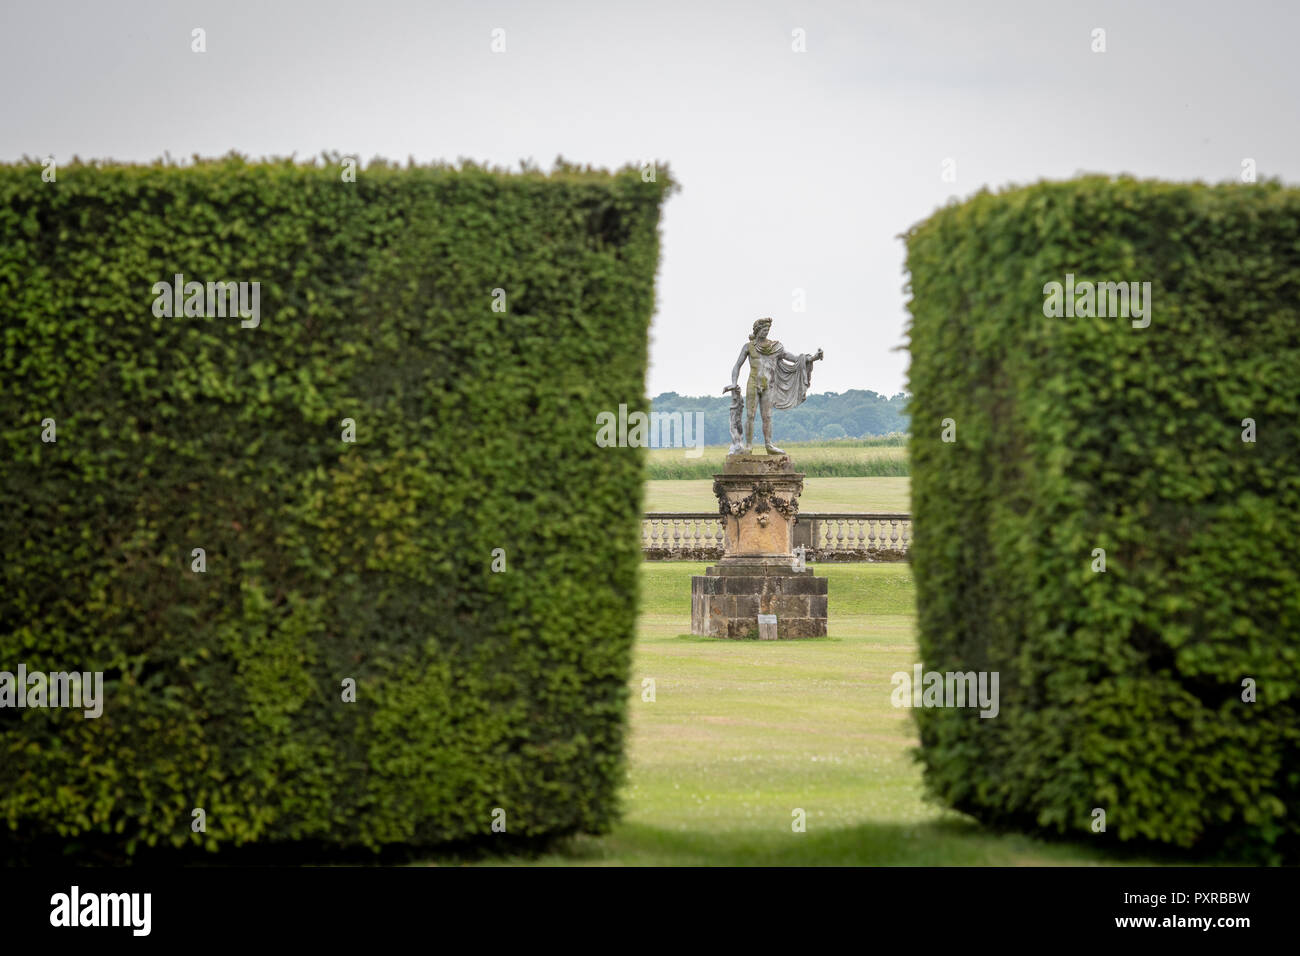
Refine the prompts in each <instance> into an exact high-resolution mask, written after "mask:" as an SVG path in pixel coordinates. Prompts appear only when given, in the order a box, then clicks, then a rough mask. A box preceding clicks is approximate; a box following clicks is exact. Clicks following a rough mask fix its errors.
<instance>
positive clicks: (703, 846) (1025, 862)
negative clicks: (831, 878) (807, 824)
mask: <svg viewBox="0 0 1300 956" xmlns="http://www.w3.org/2000/svg"><path fill="white" fill-rule="evenodd" d="M1098 839H1099V840H1100V839H1104V837H1102V836H1101V835H1099V836H1098ZM430 862H431V863H433V865H437V863H439V862H442V860H441V859H439V860H433V861H430ZM1209 862H1211V861H1207V860H1204V859H1197V858H1192V857H1189V856H1187V855H1180V854H1176V853H1168V852H1162V851H1161V850H1160V849H1159V848H1155V847H1150V846H1147V847H1132V846H1126V845H1119V844H1117V843H1115V842H1113V841H1112V842H1110V843H1108V844H1107V845H1104V846H1102V845H1098V844H1095V843H1092V842H1091V841H1090V840H1088V839H1052V838H1040V837H1035V836H1029V835H1026V834H1022V833H1010V832H1008V833H999V832H996V831H993V830H990V829H988V828H987V827H983V826H981V825H979V824H978V823H976V822H974V821H970V820H963V819H949V820H942V821H935V822H928V823H918V824H914V825H908V824H878V823H866V824H859V825H857V826H852V827H843V828H839V829H833V830H822V831H820V832H818V831H817V830H816V825H815V824H814V825H813V830H812V831H810V832H806V833H794V832H789V831H787V832H775V833H768V834H755V833H754V832H753V831H743V832H735V831H721V832H716V833H708V832H701V831H698V830H693V831H680V830H670V829H665V828H662V827H653V826H648V825H645V824H639V823H628V824H623V825H620V826H618V827H617V828H615V830H614V832H613V833H611V834H609V835H607V836H603V837H594V836H585V835H580V836H574V837H569V838H567V839H565V840H563V841H561V842H560V843H558V844H556V846H555V847H554V849H553V850H552V851H551V852H546V853H541V854H538V855H535V856H529V855H524V856H515V857H512V858H506V859H498V860H495V861H491V862H490V864H489V865H491V864H496V865H530V864H531V865H543V866H601V865H605V866H620V865H631V866H1152V865H1160V864H1181V865H1189V864H1191V865H1195V864H1197V863H1209ZM1219 862H1231V861H1219Z"/></svg>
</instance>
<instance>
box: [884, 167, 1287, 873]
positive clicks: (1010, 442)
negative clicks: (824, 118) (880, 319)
mask: <svg viewBox="0 0 1300 956" xmlns="http://www.w3.org/2000/svg"><path fill="white" fill-rule="evenodd" d="M906 241H907V247H908V257H907V267H908V269H909V270H910V272H911V295H912V298H911V302H910V308H911V313H912V321H911V329H910V336H911V354H912V363H911V372H910V378H911V383H910V384H911V390H912V392H913V398H912V404H911V412H912V422H913V428H912V440H911V453H912V467H913V478H912V501H913V505H912V510H913V517H914V522H915V539H914V541H913V545H912V562H913V566H914V568H915V574H916V586H917V600H918V606H919V627H920V645H921V654H922V659H923V661H924V664H925V668H926V670H928V671H939V672H948V671H969V670H975V671H981V670H987V671H997V672H999V673H1000V697H1001V711H1000V714H999V715H998V716H997V717H996V718H981V717H979V715H978V713H977V711H975V710H965V709H960V708H934V709H918V710H917V713H916V715H915V716H916V718H917V720H918V723H919V725H920V732H921V743H922V749H921V751H920V757H921V760H922V762H923V764H924V767H925V777H926V781H927V784H928V787H929V789H930V790H931V791H932V792H933V793H934V794H936V795H937V796H938V797H939V798H941V799H942V800H943V801H945V802H947V803H948V804H950V805H951V806H953V807H956V808H958V809H960V810H963V811H966V812H968V813H970V814H972V815H974V816H976V817H978V818H980V819H981V820H984V821H986V822H988V823H992V824H998V825H1014V826H1021V827H1030V828H1042V829H1044V830H1047V831H1054V832H1061V833H1074V834H1086V835H1087V837H1088V838H1091V839H1108V840H1114V839H1115V838H1118V839H1120V840H1139V841H1157V842H1159V843H1165V844H1170V845H1174V846H1178V847H1196V848H1197V849H1198V851H1199V852H1221V853H1228V854H1232V855H1244V856H1248V857H1253V858H1256V859H1265V860H1274V861H1276V860H1279V859H1295V858H1296V857H1297V846H1298V844H1300V720H1298V719H1297V717H1298V714H1297V710H1298V707H1297V705H1298V704H1300V643H1298V642H1297V635H1298V634H1300V190H1295V189H1284V188H1282V187H1281V186H1280V185H1278V184H1276V183H1260V184H1256V185H1249V186H1247V185H1222V186H1206V185H1202V184H1191V185H1179V184H1169V183H1161V182H1150V181H1135V180H1132V179H1128V178H1119V179H1110V178H1105V177H1087V178H1082V179H1078V180H1075V181H1071V182H1058V183H1040V184H1037V185H1034V186H1031V187H1027V188H1020V189H1012V190H1009V191H1004V192H1002V193H999V194H996V195H995V194H990V193H987V192H982V193H980V194H978V195H977V196H975V197H974V198H972V199H970V200H969V201H967V202H965V203H963V204H961V205H955V206H950V207H947V208H944V209H942V210H940V211H939V212H937V213H936V214H935V215H933V216H932V217H931V218H929V219H928V220H926V221H925V222H923V223H921V224H919V225H917V226H916V227H914V228H913V229H911V230H910V231H909V233H908V234H907V235H906ZM1067 274H1073V275H1074V277H1075V278H1074V281H1075V283H1076V284H1077V283H1080V282H1082V281H1085V280H1087V281H1092V282H1119V281H1140V282H1145V281H1149V282H1150V283H1151V295H1152V310H1151V313H1150V324H1149V326H1148V327H1146V328H1137V327H1134V321H1135V320H1132V319H1126V318H1120V317H1114V318H1065V317H1059V318H1051V317H1048V316H1047V315H1045V314H1044V306H1045V299H1046V295H1045V293H1046V291H1047V284H1048V283H1051V282H1060V283H1062V284H1064V283H1065V282H1066V275H1067ZM1247 418H1250V419H1253V420H1254V422H1255V427H1256V429H1257V432H1256V438H1257V440H1256V441H1255V442H1254V443H1248V442H1245V441H1243V433H1244V431H1245V428H1244V427H1243V420H1244V419H1247ZM944 419H952V420H953V424H954V425H955V438H956V440H955V441H952V442H945V441H943V420H944ZM1097 548H1101V549H1104V552H1105V553H1104V557H1105V572H1104V573H1101V572H1100V571H1095V570H1093V568H1094V563H1095V562H1096V560H1097V557H1098V556H1096V555H1094V549H1097ZM1246 679H1250V680H1252V681H1254V682H1256V687H1257V690H1256V693H1257V700H1256V701H1255V702H1254V703H1248V702H1245V701H1244V700H1243V695H1244V692H1245V688H1244V687H1243V681H1245V680H1246ZM1096 808H1101V809H1103V810H1104V811H1105V813H1106V818H1105V822H1106V830H1105V833H1104V834H1102V833H1098V832H1094V830H1093V820H1094V816H1093V811H1094V809H1096Z"/></svg>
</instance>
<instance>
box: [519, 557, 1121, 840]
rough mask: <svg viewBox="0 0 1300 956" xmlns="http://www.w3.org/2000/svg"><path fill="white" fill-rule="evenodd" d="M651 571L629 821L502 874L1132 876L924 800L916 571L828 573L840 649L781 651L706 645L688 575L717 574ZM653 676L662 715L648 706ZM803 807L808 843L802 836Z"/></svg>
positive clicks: (627, 797) (830, 569)
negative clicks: (1059, 868)
mask: <svg viewBox="0 0 1300 956" xmlns="http://www.w3.org/2000/svg"><path fill="white" fill-rule="evenodd" d="M643 567H644V569H643V597H642V601H643V604H642V613H641V617H640V625H639V632H638V643H637V648H636V659H635V664H634V667H633V671H632V675H631V680H630V687H631V690H632V697H631V702H630V705H629V706H630V709H631V713H630V720H631V739H630V746H629V768H628V780H627V785H626V788H625V791H624V806H625V814H624V820H623V822H622V823H621V824H619V825H618V826H617V827H616V828H615V829H614V831H613V832H612V833H611V834H609V835H606V836H602V837H590V836H586V837H578V838H574V839H572V840H569V841H566V842H565V843H563V844H562V845H560V846H559V847H558V848H557V849H556V850H555V851H554V852H551V853H549V854H547V855H545V856H542V857H541V858H539V859H534V860H524V859H519V858H515V859H509V860H505V861H498V862H509V863H522V862H532V863H543V864H556V865H568V864H596V865H600V864H606V865H613V864H629V865H657V864H663V865H670V864H672V865H675V864H865V865H882V864H888V865H930V864H992V865H1020V864H1036V865H1046V864H1081V863H1107V862H1121V858H1120V857H1116V856H1114V855H1112V854H1110V853H1108V852H1107V850H1106V849H1105V848H1103V847H1102V846H1101V845H1100V841H1102V840H1104V839H1105V837H1104V836H1101V835H1099V836H1098V837H1097V840H1098V845H1088V841H1075V842H1073V843H1049V842H1044V841H1040V840H1036V839H1032V838H1029V837H1026V836H1021V835H1016V834H996V833H992V832H989V831H987V830H985V829H983V828H982V827H980V826H979V825H977V824H975V823H974V822H972V821H970V820H969V819H968V818H965V817H963V816H961V815H958V814H956V813H953V812H951V811H946V810H943V809H941V808H938V807H936V806H933V805H930V804H929V803H927V802H926V801H925V800H924V799H923V797H922V788H921V772H920V768H919V766H918V765H917V764H916V763H915V762H914V761H913V760H912V759H911V757H910V755H909V750H910V748H912V747H913V746H915V744H916V735H915V732H914V730H913V724H912V721H911V719H910V717H909V712H908V711H906V710H902V709H895V708H893V707H892V706H891V705H890V691H891V690H892V686H891V684H890V675H891V674H893V673H894V672H895V671H899V670H906V669H908V668H910V666H911V665H912V663H913V662H914V659H915V655H916V643H915V637H916V635H915V610H914V603H915V602H914V594H913V587H912V580H911V574H910V569H909V567H908V566H907V565H906V564H849V565H838V566H836V565H829V566H827V565H821V566H818V567H817V569H816V571H817V573H818V574H820V575H825V576H826V577H828V578H830V582H831V583H830V609H831V610H830V613H831V619H830V628H829V630H830V636H828V637H826V638H822V639H814V640H805V641H780V642H760V641H725V640H713V639H707V638H698V637H692V636H690V635H689V634H688V632H689V630H690V576H691V575H692V574H699V573H702V572H703V569H704V565H703V564H691V563H666V562H655V563H647V564H645V565H644V566H643ZM647 678H648V679H651V680H653V681H654V692H655V693H654V697H655V699H654V701H653V702H650V701H644V700H643V699H642V693H643V681H644V680H645V679H647ZM796 809H801V810H803V811H804V812H805V814H806V826H807V829H806V832H803V833H796V832H794V831H793V829H792V826H791V823H792V820H793V816H792V814H793V812H794V811H795V810H796ZM1122 861H1123V862H1138V861H1137V860H1135V859H1134V858H1132V857H1130V856H1124V857H1123V859H1122Z"/></svg>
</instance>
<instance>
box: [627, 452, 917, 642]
mask: <svg viewBox="0 0 1300 956" xmlns="http://www.w3.org/2000/svg"><path fill="white" fill-rule="evenodd" d="M911 481H912V480H911V479H910V478H807V479H805V480H804V492H803V495H802V496H800V498H799V509H800V510H801V511H910V510H911ZM645 487H646V502H645V510H646V511H709V512H713V511H717V510H718V499H717V498H715V497H714V496H713V479H712V478H700V479H687V480H684V481H668V480H665V481H647V482H646V483H645ZM687 630H690V628H689V627H688V628H687Z"/></svg>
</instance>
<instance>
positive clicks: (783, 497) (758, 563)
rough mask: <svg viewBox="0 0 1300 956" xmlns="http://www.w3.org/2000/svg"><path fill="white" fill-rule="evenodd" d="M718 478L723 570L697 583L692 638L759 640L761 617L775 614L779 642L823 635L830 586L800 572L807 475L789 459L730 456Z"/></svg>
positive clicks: (717, 568) (808, 571)
mask: <svg viewBox="0 0 1300 956" xmlns="http://www.w3.org/2000/svg"><path fill="white" fill-rule="evenodd" d="M713 478H714V481H713V493H714V494H715V495H716V496H717V498H718V510H719V512H720V513H721V514H722V515H723V517H724V518H725V519H726V541H725V546H724V552H723V556H722V558H721V559H720V560H719V561H718V563H717V565H715V566H714V567H711V568H708V569H706V571H705V574H704V575H702V576H696V577H693V578H691V633H692V634H701V635H708V636H711V637H732V638H743V637H758V615H759V614H775V615H776V616H777V637H778V638H795V637H822V636H824V635H825V634H826V611H827V601H828V590H829V582H828V581H827V580H826V579H825V578H818V577H814V576H813V572H812V570H811V569H808V568H804V569H798V570H796V569H795V568H794V563H795V557H794V553H793V543H794V526H795V518H796V516H797V515H798V513H799V495H800V494H802V493H803V479H804V476H803V475H802V474H800V473H799V472H797V471H795V470H794V463H793V462H792V461H791V460H790V456H789V455H743V454H742V455H728V456H727V461H726V464H725V465H724V470H723V473H722V474H717V475H714V476H713Z"/></svg>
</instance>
